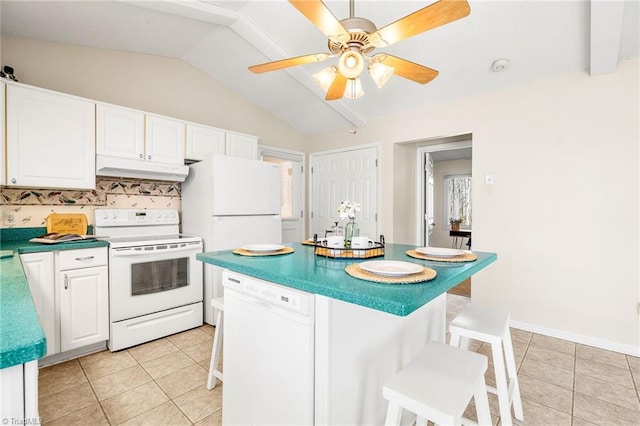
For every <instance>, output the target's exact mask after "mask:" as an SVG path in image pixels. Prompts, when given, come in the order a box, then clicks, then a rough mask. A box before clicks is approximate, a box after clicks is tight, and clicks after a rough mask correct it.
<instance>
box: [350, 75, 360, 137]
mask: <svg viewBox="0 0 640 426" xmlns="http://www.w3.org/2000/svg"><path fill="white" fill-rule="evenodd" d="M352 87H353V88H352V89H351V90H353V91H354V92H355V90H356V89H355V84H353V85H352ZM352 94H353V93H352ZM355 104H356V100H355V99H354V97H352V98H351V124H352V125H353V127H352V128H351V130H349V133H351V134H352V135H355V134H356V133H358V129H356V127H357V126H356V108H355Z"/></svg>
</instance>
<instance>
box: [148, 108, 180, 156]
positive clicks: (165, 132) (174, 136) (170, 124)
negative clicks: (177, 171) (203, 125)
mask: <svg viewBox="0 0 640 426" xmlns="http://www.w3.org/2000/svg"><path fill="white" fill-rule="evenodd" d="M184 139H185V124H184V122H183V121H179V120H174V119H170V118H166V117H160V116H157V115H149V114H147V116H146V132H145V147H146V154H145V155H146V157H145V159H146V160H147V161H153V162H156V163H166V164H184Z"/></svg>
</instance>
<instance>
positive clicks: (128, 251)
mask: <svg viewBox="0 0 640 426" xmlns="http://www.w3.org/2000/svg"><path fill="white" fill-rule="evenodd" d="M179 251H194V252H196V253H200V252H202V245H201V244H190V245H187V246H185V247H174V248H168V247H167V248H166V249H160V250H158V249H155V248H154V250H144V249H143V250H134V248H132V247H128V248H117V249H111V256H113V257H117V256H118V257H119V256H122V257H124V256H143V255H145V254H162V253H175V252H179Z"/></svg>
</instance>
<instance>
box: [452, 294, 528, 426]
mask: <svg viewBox="0 0 640 426" xmlns="http://www.w3.org/2000/svg"><path fill="white" fill-rule="evenodd" d="M509 317H510V316H509V313H508V312H504V311H500V310H497V309H487V308H481V307H479V306H474V305H472V304H469V305H467V306H466V307H465V308H464V309H463V310H462V312H461V313H460V314H459V315H458V316H457V317H455V318H454V319H453V321H451V324H450V325H449V332H450V333H451V339H450V340H449V344H450V345H451V346H455V347H460V348H463V349H466V347H467V344H468V339H475V340H480V341H482V342H486V343H489V344H491V354H492V356H493V369H494V371H495V379H496V387H495V388H494V387H492V386H487V391H489V392H491V393H493V394H496V395H498V404H499V406H500V424H504V425H511V424H512V420H511V406H513V412H514V414H515V417H516V419H518V420H523V418H524V415H523V412H522V400H521V399H520V386H519V384H518V375H517V371H516V362H515V359H514V356H513V345H512V343H511V333H510V332H509ZM503 348H504V351H503ZM505 360H506V368H507V374H508V376H507V375H505ZM507 378H508V381H507Z"/></svg>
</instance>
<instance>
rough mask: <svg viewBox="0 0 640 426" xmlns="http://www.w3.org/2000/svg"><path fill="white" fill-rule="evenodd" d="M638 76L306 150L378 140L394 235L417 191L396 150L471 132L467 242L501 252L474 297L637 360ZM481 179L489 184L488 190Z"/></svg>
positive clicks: (390, 236) (344, 136) (394, 121)
mask: <svg viewBox="0 0 640 426" xmlns="http://www.w3.org/2000/svg"><path fill="white" fill-rule="evenodd" d="M639 75H640V74H639V66H638V60H637V59H635V60H629V61H625V62H622V63H620V65H619V68H618V71H617V72H615V73H612V74H607V75H602V76H597V77H590V76H589V75H588V74H587V73H572V74H568V75H562V76H557V77H554V78H550V79H546V80H541V81H536V82H533V83H530V84H528V85H523V86H519V87H516V88H512V89H509V90H504V91H500V92H494V93H488V94H484V95H478V96H474V97H469V98H462V99H458V100H456V101H452V102H449V103H441V104H438V105H436V106H433V107H427V108H422V109H419V110H415V111H412V112H410V113H405V114H399V115H396V116H387V117H385V118H384V119H380V120H375V121H371V122H370V123H369V124H368V126H366V127H363V128H361V129H359V131H358V133H357V134H356V135H351V134H349V133H348V129H344V130H340V131H335V132H330V133H326V134H322V135H318V136H316V137H313V138H311V141H310V142H311V146H313V147H314V149H317V150H325V149H332V148H336V147H339V146H344V145H355V144H364V143H367V142H369V141H373V140H375V141H380V142H381V143H382V152H381V155H380V158H381V167H382V176H383V178H382V182H381V183H382V188H381V197H382V202H381V208H382V212H381V221H382V227H381V229H382V232H383V233H384V234H385V235H386V236H387V240H388V241H398V240H396V238H395V236H396V235H397V236H400V237H401V238H403V239H404V238H405V237H406V235H407V234H408V233H411V232H415V220H412V219H407V220H402V219H401V218H399V217H396V216H397V215H398V214H405V212H404V211H398V209H394V202H395V201H396V200H405V199H407V198H408V197H414V196H415V188H412V187H411V186H408V187H405V186H403V185H399V184H398V182H397V181H396V180H395V178H396V177H397V176H398V171H397V170H394V165H396V163H397V162H396V160H395V158H394V155H395V154H396V150H394V145H395V144H396V143H399V142H406V141H417V140H424V139H429V138H439V137H446V136H448V135H459V134H465V133H471V134H472V138H473V176H474V177H476V179H474V188H473V191H474V198H473V206H474V220H473V223H474V226H473V232H474V237H473V247H474V249H475V250H480V251H491V252H496V253H498V261H497V262H496V263H495V264H493V265H491V266H489V267H488V268H486V269H485V270H483V271H481V272H480V273H478V274H477V275H475V276H474V280H473V298H474V302H475V303H478V304H481V305H487V306H495V307H502V308H505V309H508V310H510V311H511V314H512V318H513V320H515V321H516V322H517V323H518V325H519V326H520V327H527V328H529V329H534V330H537V331H541V332H545V333H547V334H550V335H556V336H559V337H563V338H567V339H571V340H575V341H580V342H583V343H587V344H592V345H596V346H601V347H607V348H610V349H614V350H619V351H624V352H629V353H635V354H636V355H640V350H639V349H638V348H639V346H640V326H639V324H640V321H639V318H638V302H639V301H640V294H639V293H640V290H639V287H640V286H639V259H640V252H639V247H638V246H639V242H638V241H639V240H638V236H639V231H640V229H639V223H640V220H639V219H640V217H639V208H638V203H639V202H638V199H639V197H638V194H639V172H638V170H639V149H638V146H639V140H640V130H639V127H640V126H639V121H640V119H639V116H640V111H639V105H638V99H640V97H639V95H640V93H639ZM363 99H366V98H363ZM487 173H491V174H493V175H494V176H495V181H496V184H495V186H492V187H487V186H484V179H483V177H484V175H485V174H487ZM407 188H408V190H407ZM385 200H389V201H385ZM410 216H411V213H409V214H408V215H407V218H409V217H410ZM621 219H623V222H622V225H621V222H620V220H621ZM407 229H409V231H408V230H407Z"/></svg>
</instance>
